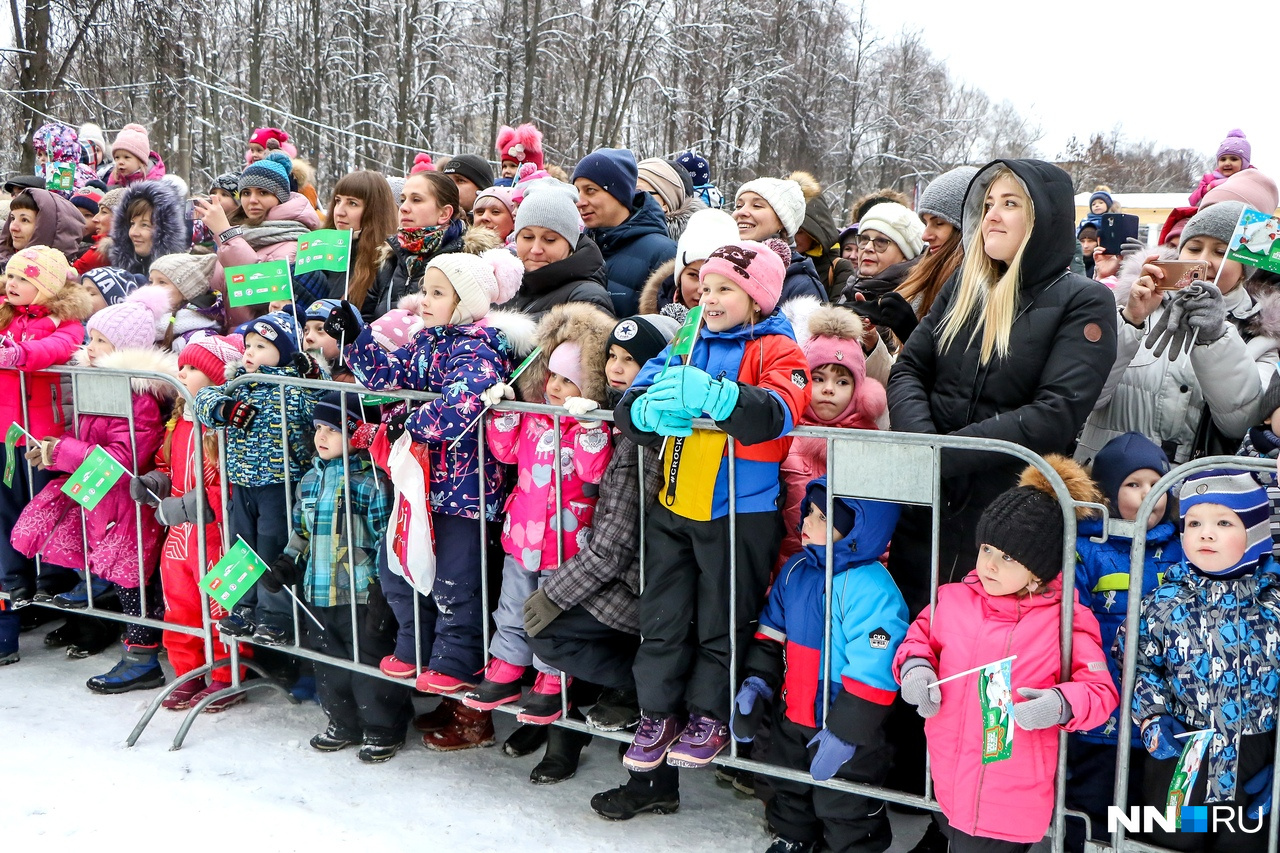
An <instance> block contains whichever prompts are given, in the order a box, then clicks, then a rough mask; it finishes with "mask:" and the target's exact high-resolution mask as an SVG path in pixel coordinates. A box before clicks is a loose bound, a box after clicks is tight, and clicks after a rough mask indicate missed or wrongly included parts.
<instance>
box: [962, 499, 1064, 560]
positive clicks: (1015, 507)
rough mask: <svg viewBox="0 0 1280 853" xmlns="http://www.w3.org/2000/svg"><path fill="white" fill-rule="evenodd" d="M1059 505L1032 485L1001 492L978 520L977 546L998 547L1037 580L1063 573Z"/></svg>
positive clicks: (1055, 500)
mask: <svg viewBox="0 0 1280 853" xmlns="http://www.w3.org/2000/svg"><path fill="white" fill-rule="evenodd" d="M1062 534H1063V524H1062V505H1061V504H1059V503H1058V500H1057V498H1055V497H1054V496H1053V495H1051V494H1046V493H1045V492H1043V491H1041V490H1040V489H1038V488H1035V487H1034V486H1018V487H1017V488H1013V489H1010V490H1009V491H1007V492H1004V493H1002V494H1001V495H1000V496H999V497H997V498H996V499H995V500H994V501H992V502H991V505H990V506H988V507H987V509H986V511H985V512H984V513H982V518H981V519H979V520H978V530H977V535H976V539H977V541H978V547H979V548H981V547H982V546H983V545H990V546H992V547H994V548H999V549H1000V550H1001V551H1003V552H1005V553H1006V554H1008V555H1009V556H1010V557H1013V559H1015V560H1017V561H1018V562H1019V563H1022V565H1024V566H1026V567H1027V569H1028V570H1030V572H1031V574H1033V575H1035V576H1036V577H1038V578H1039V579H1040V580H1042V581H1045V582H1048V581H1051V580H1053V579H1054V578H1056V577H1057V576H1058V574H1059V573H1060V572H1061V571H1062Z"/></svg>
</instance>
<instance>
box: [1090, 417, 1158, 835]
mask: <svg viewBox="0 0 1280 853" xmlns="http://www.w3.org/2000/svg"><path fill="white" fill-rule="evenodd" d="M1168 472H1169V458H1168V457H1167V456H1165V453H1164V451H1163V450H1161V449H1160V448H1159V447H1158V446H1157V445H1156V444H1155V443H1154V442H1152V441H1151V439H1149V438H1147V437H1146V436H1144V435H1142V434H1141V433H1137V432H1127V433H1125V434H1124V435H1119V436H1116V437H1115V438H1113V439H1111V441H1109V442H1107V444H1106V446H1105V447H1103V448H1102V449H1101V450H1100V451H1098V455H1097V457H1095V458H1094V461H1093V470H1092V472H1091V474H1092V476H1093V479H1094V482H1096V483H1097V484H1098V488H1099V490H1100V491H1101V492H1102V494H1103V495H1105V496H1106V499H1107V504H1108V506H1109V507H1110V508H1111V515H1112V516H1113V517H1118V518H1121V519H1124V520H1126V521H1133V520H1134V519H1135V518H1136V515H1137V511H1138V505H1139V504H1141V503H1142V499H1143V498H1145V497H1146V496H1147V493H1148V492H1149V491H1150V490H1151V487H1152V486H1153V485H1155V483H1156V481H1157V480H1159V479H1160V478H1161V477H1163V476H1164V475H1165V474H1167V473H1168ZM1168 506H1169V501H1168V498H1167V497H1162V498H1161V499H1160V502H1159V503H1157V504H1156V506H1155V509H1154V510H1153V511H1152V513H1151V515H1150V517H1149V518H1148V519H1147V520H1146V526H1145V529H1146V540H1147V544H1146V550H1145V552H1144V559H1145V562H1144V568H1143V573H1142V594H1143V595H1147V594H1149V593H1150V592H1151V591H1152V590H1154V589H1155V588H1156V587H1157V586H1159V584H1160V583H1161V581H1162V580H1163V579H1164V575H1165V573H1166V572H1168V571H1169V569H1170V568H1172V567H1173V566H1176V565H1177V564H1178V563H1180V562H1182V543H1181V542H1179V541H1178V530H1177V528H1176V527H1175V526H1174V524H1173V522H1172V521H1171V520H1169V518H1168ZM1101 535H1102V519H1101V518H1097V517H1090V518H1085V519H1081V520H1080V521H1079V522H1078V526H1077V528H1076V594H1077V595H1078V596H1079V598H1080V603H1081V604H1083V605H1084V606H1085V607H1088V608H1089V609H1090V610H1092V611H1093V613H1094V615H1095V616H1097V617H1098V625H1099V627H1100V628H1101V629H1102V648H1103V649H1110V648H1111V646H1112V644H1113V643H1114V642H1115V638H1116V632H1117V631H1119V630H1120V626H1121V625H1123V624H1124V620H1125V614H1126V613H1127V612H1128V609H1129V549H1130V547H1131V546H1132V544H1133V542H1132V539H1130V538H1129V537H1127V536H1120V535H1117V534H1115V533H1112V534H1111V535H1110V536H1109V537H1108V538H1107V541H1105V542H1095V541H1093V540H1094V539H1095V538H1097V537H1100V536H1101ZM1107 664H1108V666H1109V667H1110V669H1111V677H1112V679H1113V680H1114V681H1115V684H1116V690H1117V691H1118V690H1119V689H1120V676H1121V671H1120V663H1119V661H1118V660H1116V659H1114V658H1111V657H1108V659H1107ZM1123 719H1124V715H1123V713H1122V712H1121V711H1120V710H1119V709H1116V711H1115V712H1113V713H1112V715H1111V718H1110V719H1108V720H1107V721H1106V723H1104V724H1103V725H1101V726H1098V727H1097V728H1096V729H1091V730H1089V731H1086V732H1073V733H1072V734H1071V736H1070V738H1069V739H1068V741H1067V807H1068V808H1071V809H1076V810H1079V811H1083V812H1085V813H1086V814H1088V815H1089V817H1090V818H1091V825H1092V830H1093V837H1094V838H1097V839H1102V838H1106V837H1108V836H1107V835H1106V829H1107V806H1109V805H1111V804H1112V801H1113V800H1114V792H1115V783H1116V744H1117V743H1118V741H1119V738H1120V725H1121V722H1120V721H1121V720H1123ZM1131 748H1132V749H1134V751H1135V752H1134V755H1133V760H1132V762H1131V763H1130V765H1129V768H1130V777H1129V778H1130V782H1129V785H1130V787H1129V790H1130V791H1135V792H1136V791H1137V789H1138V786H1139V779H1140V778H1141V777H1140V775H1139V771H1140V770H1141V768H1142V751H1141V750H1142V742H1141V740H1139V739H1138V737H1137V732H1136V731H1135V732H1133V738H1132V743H1131ZM1068 829H1069V830H1070V832H1071V836H1072V838H1074V839H1076V843H1075V844H1073V845H1072V846H1073V847H1074V848H1075V849H1079V848H1080V846H1081V845H1083V843H1084V842H1083V828H1082V827H1081V826H1080V825H1079V823H1078V822H1077V821H1074V820H1072V821H1068ZM1077 831H1079V833H1080V834H1079V835H1078V836H1077V835H1076V833H1077Z"/></svg>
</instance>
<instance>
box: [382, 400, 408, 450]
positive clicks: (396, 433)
mask: <svg viewBox="0 0 1280 853" xmlns="http://www.w3.org/2000/svg"><path fill="white" fill-rule="evenodd" d="M409 415H410V412H409V410H408V409H405V410H404V411H403V412H397V413H396V414H394V415H392V416H391V417H390V418H388V419H387V441H388V442H390V443H391V444H395V443H396V442H397V441H399V440H400V436H402V435H404V425H405V424H406V423H408V422H409Z"/></svg>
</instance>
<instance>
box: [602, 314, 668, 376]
mask: <svg viewBox="0 0 1280 853" xmlns="http://www.w3.org/2000/svg"><path fill="white" fill-rule="evenodd" d="M679 330H680V324H679V323H677V322H676V321H675V320H673V319H671V318H670V317H663V316H662V315H660V314H636V315H634V316H631V317H626V318H624V319H622V320H619V321H618V323H617V325H616V326H614V327H613V331H612V332H610V333H609V340H608V341H607V344H606V346H607V347H613V346H614V345H615V344H616V345H617V346H620V347H622V348H623V349H624V350H626V351H627V353H628V354H629V355H630V356H631V357H632V358H633V359H635V361H636V363H637V364H639V365H640V366H641V367H643V366H644V364H645V362H647V361H648V360H649V359H651V358H654V357H656V356H657V355H658V353H660V352H662V351H663V350H664V349H666V347H667V344H669V343H671V339H672V338H673V337H675V334H676V332H677V331H679Z"/></svg>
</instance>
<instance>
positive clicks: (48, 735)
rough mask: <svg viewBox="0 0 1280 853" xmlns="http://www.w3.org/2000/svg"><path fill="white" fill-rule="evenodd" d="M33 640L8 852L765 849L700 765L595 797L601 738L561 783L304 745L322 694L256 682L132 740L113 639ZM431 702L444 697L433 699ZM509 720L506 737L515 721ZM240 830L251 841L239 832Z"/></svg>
mask: <svg viewBox="0 0 1280 853" xmlns="http://www.w3.org/2000/svg"><path fill="white" fill-rule="evenodd" d="M44 633H45V629H44V628H41V629H39V630H37V631H34V632H31V633H28V634H24V635H23V636H22V648H23V657H22V661H21V663H19V664H16V665H14V666H7V667H0V732H3V742H4V747H5V748H4V750H3V756H4V757H3V762H2V763H0V767H3V770H0V838H2V839H3V842H2V843H0V849H3V850H7V851H40V853H44V851H62V850H72V849H77V850H84V851H93V853H101V851H114V850H130V851H137V850H157V849H166V850H173V851H177V853H200V851H204V850H218V851H225V850H237V849H252V850H254V851H258V850H261V851H272V853H275V851H292V850H307V851H329V850H345V849H355V848H356V847H357V846H359V847H360V848H363V849H367V850H372V851H379V852H380V853H387V852H388V851H401V850H451V849H453V850H465V851H498V850H501V851H508V853H510V851H555V853H571V851H593V853H595V851H599V853H604V851H620V853H645V851H669V850H675V849H680V850H681V851H683V853H694V851H725V850H733V851H752V850H759V851H763V850H764V849H765V848H766V847H767V846H768V844H769V838H768V836H767V835H766V834H765V830H764V820H763V814H764V809H763V807H762V806H761V804H760V803H759V802H757V801H756V800H752V799H747V798H745V797H742V796H741V795H738V794H736V793H735V792H733V791H732V790H729V789H727V788H724V787H721V786H719V785H717V784H716V782H715V779H714V774H713V773H712V772H711V771H705V772H686V773H684V774H683V778H682V780H681V783H682V790H681V805H680V811H679V812H678V813H677V814H674V815H670V816H666V817H657V816H653V815H642V816H640V817H638V818H636V819H634V820H631V821H627V822H622V823H614V822H610V821H606V820H602V819H601V818H599V817H597V816H596V815H595V813H594V812H592V811H591V809H590V807H589V806H588V802H589V800H590V799H591V796H592V794H594V793H596V792H598V791H602V790H605V789H606V788H612V787H614V786H615V785H619V784H622V783H623V782H624V781H625V779H626V772H625V771H624V770H623V769H622V766H621V764H620V763H619V762H618V756H617V749H616V747H615V746H614V745H613V743H612V742H609V741H603V740H597V741H595V742H594V743H593V744H592V745H591V746H590V747H589V748H588V749H587V750H586V751H585V752H584V753H583V758H582V764H581V766H580V768H579V770H578V775H577V776H575V777H574V778H573V779H570V780H568V781H566V782H562V783H560V784H558V785H550V786H537V785H531V784H530V783H529V781H528V776H529V770H530V769H531V768H532V767H533V765H534V764H536V763H537V761H538V755H531V756H528V757H525V758H510V757H508V756H506V755H504V754H503V753H502V751H501V749H500V748H497V747H495V748H492V749H481V750H468V751H465V752H460V753H453V754H442V753H434V752H429V751H428V750H426V749H425V748H423V747H422V745H421V742H420V741H419V740H418V739H417V738H414V737H413V736H412V735H411V739H410V742H409V744H408V745H407V746H406V748H405V749H404V750H403V751H402V752H401V753H400V754H399V755H397V756H396V757H395V758H394V759H392V760H391V761H390V762H387V763H386V764H380V765H371V766H366V765H362V764H361V763H360V762H358V761H357V760H356V756H355V750H353V749H349V750H346V751H343V752H339V753H336V754H329V755H325V754H321V753H318V752H315V751H314V750H312V749H311V748H309V747H308V746H307V741H308V740H309V739H310V737H311V736H312V735H313V734H314V733H316V732H318V731H321V730H322V729H323V728H324V724H325V718H324V714H323V713H322V712H321V710H320V707H319V706H318V705H316V704H314V703H307V704H303V705H299V706H293V705H290V704H289V703H288V702H287V701H285V700H284V699H283V698H282V697H279V696H278V695H274V694H271V693H268V692H266V691H255V692H254V693H252V694H251V697H250V699H249V702H247V703H245V704H242V705H240V706H237V707H236V708H233V709H231V710H229V711H227V712H226V713H223V714H218V715H214V716H207V717H202V719H200V720H198V721H197V722H196V724H195V726H194V727H193V728H192V730H191V733H190V734H189V735H188V737H187V740H186V743H185V744H184V746H183V748H182V749H181V750H179V751H177V752H171V751H169V746H170V743H171V741H172V739H173V735H174V734H175V733H176V732H177V729H178V726H179V724H180V723H181V721H182V718H183V716H184V713H174V712H170V711H164V710H161V711H160V712H159V713H158V714H157V715H156V717H155V719H154V720H153V721H152V723H151V725H150V727H149V728H148V729H147V731H146V732H145V733H144V734H143V736H142V739H141V740H140V741H139V742H138V744H137V746H135V747H133V748H132V749H130V748H127V747H126V746H125V745H124V741H125V738H126V737H127V736H128V734H129V732H130V731H131V730H132V728H133V726H134V724H135V723H136V722H137V720H138V718H139V717H140V716H141V714H142V712H143V710H144V709H145V708H146V706H147V704H148V703H149V702H150V701H151V699H152V698H153V697H154V696H155V693H154V692H153V691H140V692H136V693H129V694H125V695H122V696H98V695H95V694H92V693H90V692H89V691H88V690H86V689H85V687H84V682H85V679H87V678H89V677H90V676H93V675H97V674H99V673H101V672H104V671H105V670H107V669H108V668H109V667H110V666H111V665H112V664H113V662H114V660H115V657H116V654H117V653H116V652H115V651H114V650H109V651H107V652H105V653H103V654H102V655H99V656H97V657H93V658H89V659H87V660H69V659H67V658H66V657H65V656H64V653H63V651H62V650H60V649H59V650H56V651H50V650H47V649H45V648H44V646H43V645H42V642H41V640H42V639H43V635H44ZM423 707H424V709H425V708H426V707H429V705H427V704H424V706H423ZM498 717H499V723H498V725H499V731H498V734H499V738H500V739H501V738H502V737H505V735H506V734H507V733H509V732H510V730H511V728H512V726H513V724H514V719H513V718H512V717H511V716H510V715H507V714H501V715H498ZM894 822H895V826H897V827H902V828H904V829H905V831H900V832H899V838H898V839H897V840H896V843H895V845H894V849H895V850H906V849H909V848H910V847H911V846H912V844H913V843H914V842H915V840H916V839H918V838H919V834H920V831H921V830H922V828H923V823H922V819H921V818H908V819H903V818H900V817H898V816H895V818H894ZM228 832H238V833H240V834H242V835H244V836H246V837H247V838H251V839H252V841H251V842H247V843H250V844H251V845H252V846H251V847H249V848H245V847H244V846H243V845H244V843H246V842H240V843H235V844H229V843H228V841H227V840H226V838H225V837H224V836H225V835H226V834H227V833H228Z"/></svg>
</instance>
